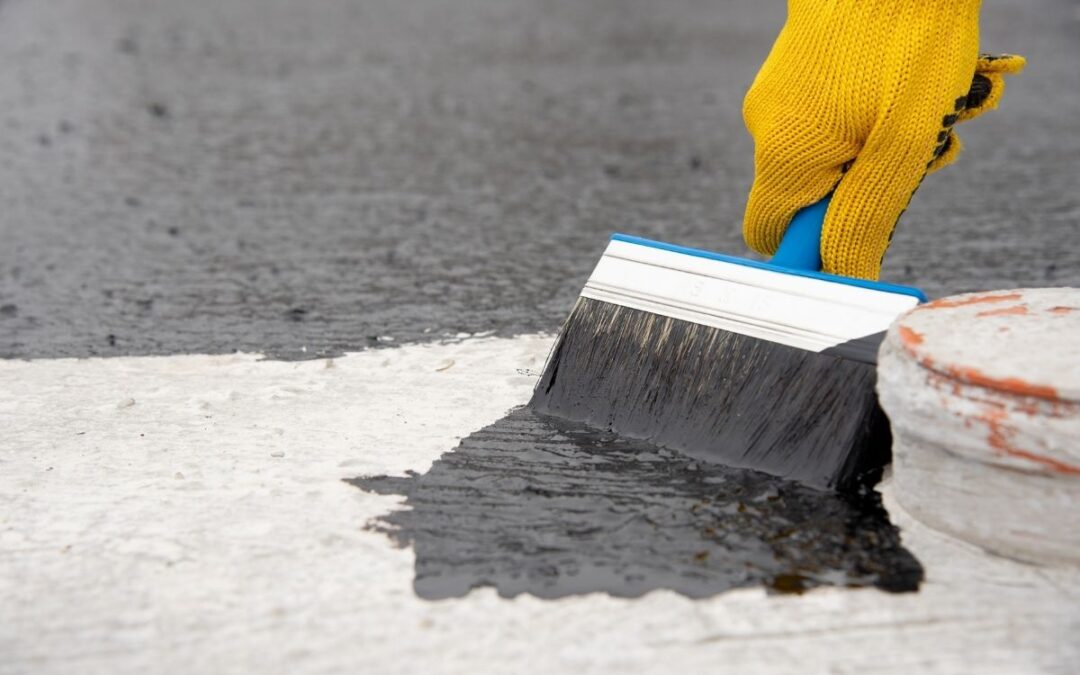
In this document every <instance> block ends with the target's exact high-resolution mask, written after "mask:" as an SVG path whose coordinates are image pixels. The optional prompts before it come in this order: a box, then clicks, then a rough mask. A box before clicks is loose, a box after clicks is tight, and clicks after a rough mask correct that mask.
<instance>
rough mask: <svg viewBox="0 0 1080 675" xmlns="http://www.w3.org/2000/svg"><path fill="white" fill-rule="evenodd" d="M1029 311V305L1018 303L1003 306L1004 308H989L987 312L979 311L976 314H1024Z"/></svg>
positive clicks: (982, 315)
mask: <svg viewBox="0 0 1080 675" xmlns="http://www.w3.org/2000/svg"><path fill="white" fill-rule="evenodd" d="M1027 313H1028V308H1027V305H1016V306H1014V307H1003V308H1002V309H988V310H986V311H985V312H979V313H978V314H976V315H975V316H977V317H984V316H1024V315H1025V314H1027Z"/></svg>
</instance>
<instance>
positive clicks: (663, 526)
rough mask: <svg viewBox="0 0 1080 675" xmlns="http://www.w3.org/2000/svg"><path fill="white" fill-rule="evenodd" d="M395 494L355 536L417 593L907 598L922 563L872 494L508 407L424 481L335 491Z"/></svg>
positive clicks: (387, 481)
mask: <svg viewBox="0 0 1080 675" xmlns="http://www.w3.org/2000/svg"><path fill="white" fill-rule="evenodd" d="M349 482H351V483H352V484H354V485H356V486H357V487H359V488H361V489H363V490H367V491H372V492H379V493H382V494H400V495H404V496H405V497H406V498H407V499H406V505H405V507H404V508H402V509H398V510H394V511H393V512H391V513H388V514H387V515H385V516H383V517H381V518H379V519H378V520H376V521H374V522H372V523H370V524H369V526H370V527H373V528H376V529H380V530H383V531H385V532H386V533H387V534H388V535H389V536H390V537H392V538H393V539H394V540H395V541H396V542H398V543H399V544H401V545H410V546H412V547H413V548H414V550H415V552H416V580H415V584H414V588H415V591H416V593H417V594H418V595H420V596H421V597H423V598H428V599H439V598H450V597H460V596H463V595H465V594H467V593H468V592H469V591H470V589H472V588H475V587H479V586H494V587H495V588H496V589H497V591H498V592H499V594H501V595H503V596H515V595H518V594H520V593H531V594H533V595H536V596H540V597H544V598H556V597H562V596H566V595H573V594H579V593H591V592H605V593H610V594H612V595H616V596H630V597H634V596H639V595H642V594H643V593H647V592H649V591H652V590H656V589H671V590H674V591H676V592H678V593H681V594H683V595H687V596H690V597H694V598H700V597H707V596H711V595H715V594H717V593H721V592H723V591H726V590H729V589H732V588H738V587H747V586H765V587H767V588H769V589H770V590H772V591H776V592H788V593H790V592H802V591H804V590H806V589H809V588H812V587H814V586H820V585H841V586H877V587H879V588H881V589H884V590H888V591H894V592H899V591H913V590H916V589H917V588H918V586H919V583H920V581H921V579H922V567H921V565H920V564H919V563H918V561H917V560H916V559H915V558H914V557H913V556H912V555H911V553H909V552H908V551H907V550H906V549H904V548H903V547H902V546H901V545H900V542H899V533H898V531H897V530H896V528H895V527H894V526H893V525H892V524H891V523H890V522H889V519H888V516H887V514H886V512H885V510H884V509H883V508H882V506H881V503H880V499H879V497H878V495H877V493H876V492H868V493H864V494H862V495H860V496H854V497H847V498H844V497H839V496H837V495H834V494H829V493H824V492H818V491H816V490H812V489H809V488H805V487H801V486H799V485H796V484H794V483H790V482H786V481H781V480H778V479H775V478H772V477H769V476H766V475H764V474H760V473H756V472H751V471H745V470H737V469H726V468H724V467H721V466H719V465H715V464H709V463H705V462H701V461H698V460H694V459H692V458H689V457H686V456H683V455H680V454H677V453H675V452H672V451H669V450H663V449H658V448H655V447H653V446H650V445H649V444H647V443H643V442H636V441H628V440H625V439H620V438H616V437H614V436H612V435H611V434H605V433H600V432H596V431H592V430H589V429H587V428H585V427H582V426H579V425H572V424H569V423H565V422H562V421H558V420H555V419H553V418H546V417H540V416H537V415H536V414H535V413H532V412H531V411H529V410H528V409H519V410H516V411H514V412H513V413H511V414H510V415H509V416H508V417H506V418H504V419H502V420H500V421H498V422H496V423H495V424H493V425H491V426H489V427H487V428H485V429H483V430H481V431H478V432H476V433H474V434H472V435H470V436H469V437H467V438H465V439H464V440H463V441H462V442H461V444H460V445H459V446H458V447H457V448H456V449H454V450H453V451H452V452H449V453H447V454H445V455H443V456H442V457H441V458H440V459H438V460H437V461H436V462H435V463H434V465H433V466H432V467H431V469H430V470H429V471H427V472H426V473H424V474H413V475H411V476H409V477H386V476H380V477H368V478H364V477H361V478H356V479H353V480H351V481H349Z"/></svg>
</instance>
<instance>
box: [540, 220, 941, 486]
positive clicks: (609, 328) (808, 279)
mask: <svg viewBox="0 0 1080 675" xmlns="http://www.w3.org/2000/svg"><path fill="white" fill-rule="evenodd" d="M837 280H841V281H837ZM920 297H921V293H919V292H918V291H916V290H914V289H906V288H903V287H894V286H890V285H887V284H876V283H874V282H862V281H857V280H848V279H843V278H841V277H831V276H830V275H822V274H820V273H808V272H798V271H794V270H788V269H786V268H779V267H775V266H770V265H767V264H764V263H756V262H753V261H747V260H741V259H738V258H731V257H728V256H723V255H720V254H714V253H710V252H706V251H698V250H695V249H683V248H680V247H673V246H670V245H667V244H660V243H658V242H649V241H647V240H640V239H636V238H632V237H625V236H623V235H616V237H614V238H613V239H612V241H611V243H610V244H609V246H608V249H607V250H606V251H605V253H604V256H603V258H602V259H601V261H600V263H599V264H598V265H597V267H596V270H595V271H594V272H593V274H592V276H591V277H590V279H589V281H588V283H587V284H586V286H585V289H584V290H583V291H582V294H581V298H579V299H578V302H577V304H576V305H575V307H574V310H573V312H571V314H570V317H569V319H568V320H567V322H566V324H565V325H564V326H563V329H562V331H561V332H560V335H559V338H558V340H557V341H556V344H555V347H554V349H553V351H552V354H551V356H550V357H549V360H548V364H547V367H546V368H545V372H544V375H543V376H542V377H541V379H540V382H539V383H538V385H537V388H536V390H535V393H534V396H533V400H532V406H533V407H534V408H536V409H537V410H539V411H540V412H544V413H547V414H552V415H556V416H559V417H564V418H568V419H573V420H577V421H580V422H584V423H586V424H589V425H591V426H594V427H598V428H602V429H610V430H612V431H615V432H618V433H621V434H624V435H627V436H631V437H636V438H643V439H648V440H650V441H652V442H654V443H657V444H659V445H666V446H668V447H672V448H675V449H678V450H682V451H684V452H686V453H688V454H691V455H694V456H698V457H702V458H704V459H708V460H712V461H720V462H723V463H725V464H729V465H732V466H739V467H745V468H750V469H756V470H759V471H764V472H766V473H770V474H773V475H777V476H781V477H785V478H791V479H795V480H799V481H801V482H803V483H805V484H808V485H811V486H814V487H818V488H824V489H839V490H844V489H850V488H852V487H855V486H857V485H859V484H861V483H862V482H864V481H865V480H868V479H873V478H874V477H875V475H876V474H877V473H878V472H879V471H880V468H881V467H882V466H884V465H885V464H886V463H887V462H888V460H889V435H888V423H887V420H886V419H885V416H884V414H883V413H882V412H881V410H880V409H879V408H878V406H877V400H876V397H875V394H874V382H875V369H874V365H873V363H874V359H875V354H876V350H877V346H878V343H879V342H880V339H881V335H883V334H884V331H885V330H886V328H887V327H888V325H889V324H890V323H891V322H892V320H893V319H894V318H895V317H896V316H897V315H898V314H900V313H901V312H903V311H905V310H907V309H909V308H911V307H913V306H915V305H916V304H917V303H918V302H919V300H920Z"/></svg>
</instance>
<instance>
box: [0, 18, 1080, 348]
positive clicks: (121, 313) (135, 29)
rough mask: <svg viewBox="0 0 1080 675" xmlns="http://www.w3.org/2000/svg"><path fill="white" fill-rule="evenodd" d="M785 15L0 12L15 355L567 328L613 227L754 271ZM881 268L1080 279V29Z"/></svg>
mask: <svg viewBox="0 0 1080 675" xmlns="http://www.w3.org/2000/svg"><path fill="white" fill-rule="evenodd" d="M784 9H785V3H784V2H783V1H782V0H771V1H765V0H739V1H731V0H727V1H726V0H664V1H663V2H659V1H657V0H652V1H648V2H647V1H644V0H623V1H615V0H454V1H449V0H409V1H407V2H406V1H403V0H380V1H360V0H351V1H350V0H293V1H292V2H285V1H283V0H197V1H195V0H187V1H185V2H177V1H175V0H5V1H0V153H2V155H0V156H2V159H3V161H2V162H0V356H3V357H53V356H86V355H95V354H96V355H118V354H168V353H183V352H228V351H232V350H253V351H265V352H269V353H272V354H276V355H279V356H290V355H291V356H297V355H299V354H300V353H301V350H302V349H304V348H306V349H307V354H308V355H314V354H318V353H330V352H337V351H343V350H355V349H358V348H363V347H365V346H369V345H371V344H374V343H375V342H374V341H375V339H376V338H377V337H379V336H384V337H391V338H393V339H394V342H393V344H401V343H402V342H407V341H416V340H427V339H432V338H436V337H438V336H440V335H444V334H446V333H458V332H461V331H464V332H477V331H495V332H496V333H498V334H502V335H509V334H514V333H520V332H531V331H540V330H546V331H553V330H556V329H557V328H558V326H559V324H560V322H561V321H562V320H563V318H564V317H565V316H566V314H567V312H568V310H569V308H570V305H571V303H572V301H573V299H574V297H575V296H576V294H577V292H578V290H579V289H580V287H581V285H582V283H583V282H584V280H585V278H586V276H587V275H588V273H589V271H590V270H591V268H592V266H593V264H594V262H595V260H596V259H597V257H598V256H599V254H600V252H601V250H602V248H603V246H604V243H605V240H606V238H607V236H608V234H609V233H610V232H611V231H612V230H623V231H627V232H631V233H636V234H640V235H645V236H648V237H655V238H660V239H665V240H669V241H674V242H678V243H682V244H687V245H694V246H704V247H709V248H714V249H720V250H725V251H729V252H735V253H742V252H744V248H743V245H742V241H741V236H740V232H739V229H740V228H739V223H740V220H741V214H742V209H743V205H744V200H745V195H746V191H747V189H748V187H749V184H750V179H751V171H752V157H751V150H752V148H751V143H750V139H749V138H748V136H747V134H746V132H745V130H744V128H743V126H742V119H741V114H740V105H741V101H742V97H743V94H744V92H745V91H746V89H747V87H748V86H749V84H750V82H751V80H752V78H753V76H754V73H755V72H756V69H757V67H758V66H759V65H760V63H761V61H762V60H763V59H764V57H765V54H766V53H767V51H768V48H769V46H770V44H771V42H772V39H773V38H774V36H775V34H776V32H777V31H778V30H779V27H780V25H781V22H782V20H783V14H784ZM983 23H984V36H983V44H984V48H985V49H987V50H989V51H1014V52H1019V53H1023V54H1025V55H1027V56H1028V57H1029V59H1030V64H1029V69H1028V72H1026V73H1025V74H1024V75H1022V76H1020V77H1017V78H1014V79H1013V80H1011V83H1010V90H1009V91H1008V92H1007V95H1006V99H1005V102H1004V105H1003V108H1002V109H1001V110H999V111H997V112H994V113H992V114H990V115H987V116H986V117H984V118H982V119H980V120H978V121H976V122H973V123H972V124H970V125H965V126H964V127H962V130H961V136H962V137H963V139H964V141H965V142H966V145H967V148H968V151H967V153H966V155H965V157H964V158H963V159H962V160H961V163H960V164H959V165H958V166H956V167H953V168H950V169H947V170H946V171H944V172H943V173H941V174H938V175H936V176H934V177H932V179H930V180H928V181H927V182H926V184H925V185H924V187H923V188H922V190H921V191H920V192H919V193H918V194H917V195H916V198H915V201H914V203H913V205H912V208H911V209H910V210H909V211H908V213H907V215H906V216H905V218H904V220H903V222H902V224H901V227H900V229H899V232H898V234H897V236H896V239H895V242H894V246H893V251H892V252H891V254H890V256H889V257H888V259H887V264H886V272H885V276H886V278H887V279H889V280H892V281H898V282H903V283H914V284H919V285H921V286H923V287H924V288H925V289H926V290H927V291H928V292H929V293H930V294H931V295H939V294H943V293H948V292H955V291H965V290H972V289H984V288H994V287H1007V286H1038V285H1070V284H1071V285H1080V239H1078V237H1077V223H1078V221H1080V195H1078V190H1077V187H1078V183H1080V179H1078V177H1077V176H1078V169H1080V160H1078V158H1080V133H1078V132H1080V114H1078V112H1080V109H1078V106H1077V103H1078V102H1080V94H1078V86H1077V85H1078V84H1080V77H1078V76H1077V69H1078V67H1080V40H1078V30H1080V9H1078V5H1077V3H1076V2H1074V1H1072V0H1039V1H1037V2H1035V1H1032V0H990V1H989V2H987V3H986V5H985V8H984V17H983Z"/></svg>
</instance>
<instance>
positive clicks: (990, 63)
mask: <svg viewBox="0 0 1080 675" xmlns="http://www.w3.org/2000/svg"><path fill="white" fill-rule="evenodd" d="M1026 65H1027V59H1025V58H1024V57H1023V56H1020V55H1019V54H980V55H979V61H978V64H977V65H976V67H975V70H976V72H979V73H1004V74H1007V75H1014V74H1016V73H1019V72H1020V71H1022V70H1023V69H1024V67H1025V66H1026Z"/></svg>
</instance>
